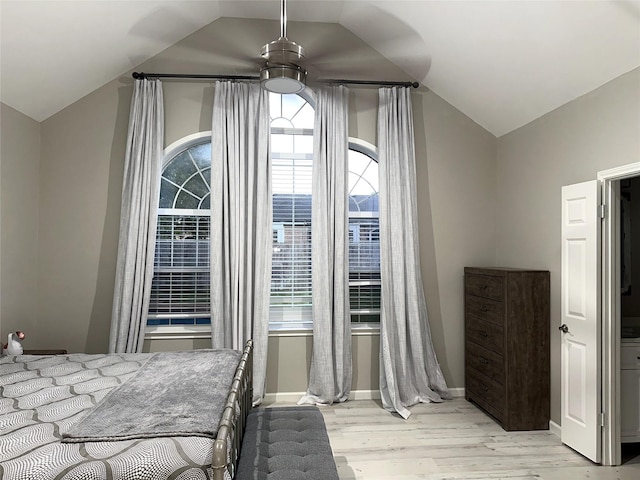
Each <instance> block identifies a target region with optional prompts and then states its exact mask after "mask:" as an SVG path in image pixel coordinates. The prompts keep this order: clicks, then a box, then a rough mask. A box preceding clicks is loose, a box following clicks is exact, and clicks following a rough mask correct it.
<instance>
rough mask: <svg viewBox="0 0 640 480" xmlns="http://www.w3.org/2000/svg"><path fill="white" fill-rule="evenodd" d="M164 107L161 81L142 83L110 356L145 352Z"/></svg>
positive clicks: (132, 128) (126, 185)
mask: <svg viewBox="0 0 640 480" xmlns="http://www.w3.org/2000/svg"><path fill="white" fill-rule="evenodd" d="M163 149H164V104H163V95H162V83H161V82H160V81H159V80H136V82H135V86H134V90H133V98H132V99H131V111H130V115H129V131H128V135H127V150H126V156H125V164H124V178H123V183H122V203H121V214H120V237H119V241H118V259H117V264H116V281H115V287H114V294H113V310H112V315H111V334H110V337H109V352H110V353H132V352H141V351H142V344H143V342H144V329H145V325H146V319H147V312H148V310H149V297H150V292H151V281H152V279H153V255H154V251H155V241H156V224H157V212H158V201H159V188H160V172H161V168H162V158H163Z"/></svg>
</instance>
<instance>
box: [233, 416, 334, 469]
mask: <svg viewBox="0 0 640 480" xmlns="http://www.w3.org/2000/svg"><path fill="white" fill-rule="evenodd" d="M235 479H236V480H338V471H337V469H336V464H335V461H334V459H333V452H332V451H331V445H330V444H329V436H328V435H327V430H326V428H325V424H324V418H323V417H322V413H320V410H318V407H309V406H301V407H274V408H256V409H254V410H252V411H251V413H249V416H248V417H247V426H246V430H245V434H244V439H243V441H242V449H241V451H240V461H239V462H238V469H237V473H236V476H235Z"/></svg>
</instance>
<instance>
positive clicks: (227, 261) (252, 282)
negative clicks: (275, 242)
mask: <svg viewBox="0 0 640 480" xmlns="http://www.w3.org/2000/svg"><path fill="white" fill-rule="evenodd" d="M211 130H212V135H211V334H212V346H213V348H234V349H240V350H241V349H242V348H243V346H244V344H245V342H246V341H247V340H248V339H250V338H252V339H253V342H254V360H253V365H254V383H253V395H254V398H253V401H254V403H255V404H258V403H260V402H261V401H262V398H263V397H264V393H265V376H266V367H267V341H268V334H269V297H270V291H271V250H272V212H271V204H272V198H271V160H270V158H269V103H268V94H267V92H265V91H264V90H263V89H261V88H260V85H257V84H246V83H234V82H222V81H220V82H216V86H215V94H214V102H213V117H212V129H211Z"/></svg>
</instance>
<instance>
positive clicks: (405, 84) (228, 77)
mask: <svg viewBox="0 0 640 480" xmlns="http://www.w3.org/2000/svg"><path fill="white" fill-rule="evenodd" d="M131 76H132V77H133V78H135V79H136V80H143V79H146V78H178V79H191V80H244V81H256V80H259V79H260V77H259V76H257V75H207V74H204V75H201V74H196V73H145V72H133V74H131ZM318 82H319V83H327V84H334V83H337V84H347V85H377V86H381V87H413V88H418V87H419V86H420V84H419V83H418V82H392V81H384V80H346V79H344V80H341V79H323V80H318Z"/></svg>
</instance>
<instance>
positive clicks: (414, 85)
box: [411, 82, 420, 88]
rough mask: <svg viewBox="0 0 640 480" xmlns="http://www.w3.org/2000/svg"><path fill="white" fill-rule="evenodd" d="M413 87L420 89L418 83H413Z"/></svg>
mask: <svg viewBox="0 0 640 480" xmlns="http://www.w3.org/2000/svg"><path fill="white" fill-rule="evenodd" d="M411 86H412V87H413V88H418V87H419V86H420V84H419V83H418V82H413V83H412V84H411Z"/></svg>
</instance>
